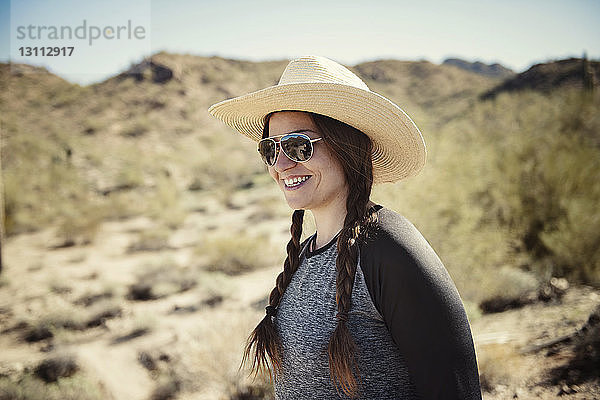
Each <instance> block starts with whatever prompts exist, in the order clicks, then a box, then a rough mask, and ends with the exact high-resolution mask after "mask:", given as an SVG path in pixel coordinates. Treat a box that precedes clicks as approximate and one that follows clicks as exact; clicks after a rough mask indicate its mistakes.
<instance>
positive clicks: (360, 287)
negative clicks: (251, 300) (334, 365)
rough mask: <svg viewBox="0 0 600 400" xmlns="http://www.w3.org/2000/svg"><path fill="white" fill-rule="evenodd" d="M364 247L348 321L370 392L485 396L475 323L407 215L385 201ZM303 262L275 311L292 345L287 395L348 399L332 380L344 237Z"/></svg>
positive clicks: (281, 388)
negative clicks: (330, 349)
mask: <svg viewBox="0 0 600 400" xmlns="http://www.w3.org/2000/svg"><path fill="white" fill-rule="evenodd" d="M377 215H378V222H377V225H376V227H375V229H374V230H373V231H371V233H370V235H369V238H368V240H367V241H366V242H365V243H364V244H362V245H361V247H360V255H359V268H357V272H356V277H355V281H354V287H353V292H352V303H351V309H350V313H349V320H348V326H349V329H350V332H351V334H352V336H353V338H354V340H355V341H356V343H357V346H358V353H357V360H358V365H359V369H360V374H361V386H360V388H361V391H360V398H361V399H417V398H420V399H481V391H480V387H479V377H478V373H477V363H476V358H475V351H474V347H473V340H472V336H471V330H470V327H469V323H468V320H467V317H466V314H465V311H464V307H463V305H462V302H461V300H460V297H459V295H458V291H457V290H456V287H455V286H454V283H453V282H452V280H451V278H450V276H449V275H448V273H447V271H446V269H445V268H444V266H443V264H442V262H441V261H440V259H439V258H438V256H437V255H436V254H435V252H434V251H433V249H432V248H431V246H430V245H429V243H427V241H426V240H425V239H424V238H423V236H422V235H421V234H420V233H419V231H418V230H417V229H416V228H415V227H414V226H413V225H412V224H411V223H410V222H409V221H408V220H406V218H404V217H402V216H401V215H399V214H397V213H395V212H393V211H391V210H389V209H386V208H383V207H381V206H377ZM312 240H314V235H313V236H312V237H311V238H309V239H308V240H307V242H305V243H304V245H303V250H302V253H301V265H300V267H299V269H298V271H296V273H295V274H294V277H293V278H292V281H291V282H290V285H289V286H288V288H287V290H286V292H285V294H284V296H283V298H282V300H281V303H280V305H279V310H278V312H277V316H276V318H275V323H276V327H277V329H278V332H279V334H280V336H281V338H282V343H283V375H282V376H279V377H275V394H276V398H278V399H316V398H319V399H330V398H332V399H335V398H345V397H344V396H343V395H342V394H341V393H338V392H337V391H336V390H335V388H334V386H333V385H332V383H331V377H330V374H329V368H328V358H327V343H328V341H329V338H330V336H331V333H332V332H333V330H334V328H335V325H336V318H335V314H336V309H337V308H336V304H335V277H336V272H335V258H336V255H337V249H336V246H335V242H336V240H337V237H335V238H333V239H332V240H331V242H330V243H328V244H327V245H325V246H324V247H322V248H320V249H317V250H316V251H314V252H311V251H309V250H308V248H307V247H308V246H307V245H308V244H309V243H310V242H311V241H312Z"/></svg>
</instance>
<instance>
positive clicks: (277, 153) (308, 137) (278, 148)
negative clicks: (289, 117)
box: [256, 132, 323, 167]
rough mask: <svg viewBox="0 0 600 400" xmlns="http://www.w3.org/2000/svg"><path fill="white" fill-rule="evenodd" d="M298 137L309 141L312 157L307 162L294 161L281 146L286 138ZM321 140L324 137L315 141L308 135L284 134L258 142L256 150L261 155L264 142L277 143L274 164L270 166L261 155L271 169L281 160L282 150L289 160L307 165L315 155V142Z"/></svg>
mask: <svg viewBox="0 0 600 400" xmlns="http://www.w3.org/2000/svg"><path fill="white" fill-rule="evenodd" d="M298 136H301V137H303V138H306V140H308V143H309V144H310V156H309V157H308V158H307V159H306V160H303V161H296V160H294V159H293V158H292V157H290V156H289V154H288V153H286V152H285V150H284V149H283V147H282V146H281V141H282V140H285V138H286V137H298ZM275 138H281V139H279V140H275ZM321 139H323V138H322V137H318V138H315V139H311V138H310V136H308V135H307V134H305V133H296V132H293V133H284V134H283V135H277V136H269V137H266V138H262V139H260V140H259V141H258V146H257V149H256V151H258V153H259V154H260V144H261V143H263V142H265V141H268V140H270V141H272V142H274V143H275V159H274V160H273V164H269V163H268V162H267V161H266V160H265V158H264V157H263V156H262V154H260V158H261V160H263V162H264V163H265V164H266V165H267V166H269V167H272V166H273V165H275V164H276V163H277V158H279V153H280V151H281V150H283V154H285V156H286V157H287V158H289V159H290V160H292V161H293V162H297V163H305V162H307V161H310V159H311V158H312V156H313V154H314V153H315V147H314V146H313V143H314V142H318V141H319V140H321Z"/></svg>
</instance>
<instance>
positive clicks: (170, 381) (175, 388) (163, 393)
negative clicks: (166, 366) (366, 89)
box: [150, 376, 181, 400]
mask: <svg viewBox="0 0 600 400" xmlns="http://www.w3.org/2000/svg"><path fill="white" fill-rule="evenodd" d="M180 390H181V382H180V381H179V380H178V379H177V377H175V376H161V377H160V378H159V380H158V383H157V385H156V387H155V388H154V390H153V391H152V394H151V395H150V400H170V399H175V398H176V397H177V394H178V393H179V391H180Z"/></svg>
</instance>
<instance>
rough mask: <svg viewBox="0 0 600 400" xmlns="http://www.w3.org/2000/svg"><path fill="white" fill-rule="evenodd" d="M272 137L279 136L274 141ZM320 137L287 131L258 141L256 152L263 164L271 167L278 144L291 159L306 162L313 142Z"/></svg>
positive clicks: (275, 157) (310, 155) (277, 153)
mask: <svg viewBox="0 0 600 400" xmlns="http://www.w3.org/2000/svg"><path fill="white" fill-rule="evenodd" d="M274 138H281V139H279V141H276V140H275V139H274ZM321 139H322V138H316V139H311V138H310V137H308V135H305V134H304V133H288V134H285V135H279V136H271V137H268V138H264V139H261V140H260V141H259V142H258V152H259V153H260V156H261V157H262V159H263V161H264V162H265V164H267V165H268V166H269V167H272V166H273V165H275V163H276V162H277V156H278V155H279V146H281V149H282V150H283V152H284V154H285V155H286V156H287V157H288V158H289V159H290V160H292V161H295V162H307V161H308V160H310V158H311V157H312V155H313V143H314V142H317V141H319V140H321Z"/></svg>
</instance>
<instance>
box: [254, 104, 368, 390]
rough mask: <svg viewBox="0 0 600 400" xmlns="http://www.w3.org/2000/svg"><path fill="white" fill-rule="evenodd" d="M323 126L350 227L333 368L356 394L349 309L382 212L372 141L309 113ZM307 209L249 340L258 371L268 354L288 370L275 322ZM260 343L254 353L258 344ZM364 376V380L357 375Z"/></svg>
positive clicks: (277, 369)
mask: <svg viewBox="0 0 600 400" xmlns="http://www.w3.org/2000/svg"><path fill="white" fill-rule="evenodd" d="M307 114H309V115H310V117H311V118H312V120H313V122H314V123H315V125H316V126H317V128H318V129H319V131H320V134H321V137H323V143H325V145H326V146H327V147H328V148H329V150H330V151H331V152H332V154H333V155H334V157H335V158H336V159H337V160H338V161H339V162H340V164H341V166H342V169H343V172H344V176H345V179H346V183H347V185H348V198H347V199H346V217H345V219H344V227H343V228H342V231H341V232H340V234H339V236H338V239H337V251H338V254H337V258H336V270H337V276H336V303H337V310H338V312H337V316H336V317H337V325H336V328H335V330H334V332H333V334H332V335H331V338H330V340H329V347H328V354H329V371H330V374H331V379H332V382H333V384H334V386H335V387H336V390H339V388H341V389H342V391H343V392H344V393H345V394H346V395H348V396H350V397H355V396H357V395H358V391H359V390H358V389H359V388H358V380H360V371H359V368H358V364H357V362H356V352H357V347H356V343H355V342H354V339H353V338H352V335H351V334H350V331H349V330H348V325H347V321H348V312H349V311H350V304H351V301H350V299H351V296H352V287H353V284H354V277H355V274H356V268H357V265H358V246H359V244H360V241H361V240H362V239H364V238H365V237H366V233H367V230H368V228H369V227H370V226H371V225H372V224H373V223H374V222H375V218H376V214H375V213H372V214H369V213H368V212H367V204H368V202H369V197H370V195H371V187H372V186H373V164H372V159H371V153H372V148H373V145H372V142H371V140H370V139H369V137H368V136H367V135H365V134H364V133H362V132H361V131H359V130H358V129H356V128H354V127H352V126H350V125H347V124H345V123H343V122H340V121H338V120H335V119H333V118H330V117H327V116H324V115H320V114H314V113H307ZM271 115H272V114H269V115H267V117H266V118H265V126H264V129H263V137H267V136H268V135H269V118H270V117H271ZM303 218H304V210H295V211H294V213H293V214H292V225H291V228H290V233H291V236H292V237H291V239H290V241H289V242H288V244H287V258H286V259H285V262H284V264H283V271H282V272H281V273H280V274H279V276H277V280H276V287H275V288H274V289H273V290H272V291H271V294H270V296H269V306H268V307H267V311H268V312H267V315H266V316H265V317H264V318H263V320H262V321H261V322H260V323H259V324H258V325H257V327H256V328H255V329H254V331H253V332H252V334H251V335H250V337H249V338H248V342H247V344H246V348H245V351H244V358H243V361H242V362H243V363H246V362H247V361H248V360H249V359H250V358H251V359H252V370H253V371H254V372H255V373H258V372H259V371H263V372H264V371H266V370H268V369H269V364H268V362H267V357H268V358H269V361H270V362H271V365H272V368H273V373H274V374H279V373H281V372H282V371H281V370H282V356H281V353H282V346H281V339H280V338H279V335H278V334H277V331H276V329H275V326H274V324H273V320H272V316H273V315H274V311H273V310H274V309H275V308H276V307H277V306H278V305H279V301H280V300H281V298H282V296H283V294H284V292H285V290H286V288H287V286H288V284H289V283H290V281H291V279H292V276H293V275H294V273H295V272H296V270H297V269H298V267H299V265H300V258H299V256H300V250H301V249H300V236H301V235H302V223H303ZM253 347H254V352H252V348H253ZM357 378H358V380H357Z"/></svg>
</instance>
